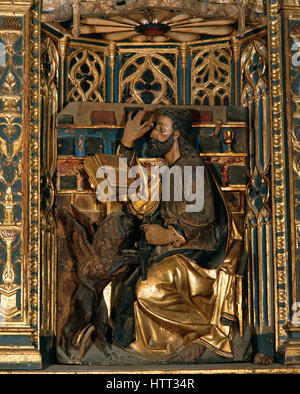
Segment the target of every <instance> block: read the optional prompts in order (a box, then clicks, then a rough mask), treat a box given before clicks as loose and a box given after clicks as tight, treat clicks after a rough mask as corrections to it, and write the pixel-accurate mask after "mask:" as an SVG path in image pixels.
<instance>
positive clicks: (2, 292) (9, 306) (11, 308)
mask: <svg viewBox="0 0 300 394" xmlns="http://www.w3.org/2000/svg"><path fill="white" fill-rule="evenodd" d="M18 289H19V286H17V285H13V286H11V287H10V288H7V286H5V285H0V315H1V316H4V317H6V318H7V319H11V318H13V317H14V316H16V315H17V314H19V313H20V311H19V309H18V307H17V291H18Z"/></svg>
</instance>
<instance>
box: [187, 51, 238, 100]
mask: <svg viewBox="0 0 300 394" xmlns="http://www.w3.org/2000/svg"><path fill="white" fill-rule="evenodd" d="M230 61H231V50H230V48H229V47H228V46H227V47H226V46H225V47H223V48H221V47H220V46H215V47H210V48H205V49H202V50H201V51H197V52H195V54H194V57H193V62H192V104H199V105H229V104H230V95H231V64H230Z"/></svg>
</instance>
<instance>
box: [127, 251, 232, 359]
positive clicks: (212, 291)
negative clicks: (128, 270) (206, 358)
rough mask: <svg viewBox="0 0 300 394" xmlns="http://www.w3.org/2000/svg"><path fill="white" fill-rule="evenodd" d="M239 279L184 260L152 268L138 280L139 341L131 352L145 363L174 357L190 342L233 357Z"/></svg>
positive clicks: (180, 257)
mask: <svg viewBox="0 0 300 394" xmlns="http://www.w3.org/2000/svg"><path fill="white" fill-rule="evenodd" d="M234 281H235V275H234V274H230V273H228V272H226V271H225V270H223V269H222V268H219V269H204V268H202V267H199V266H198V265H197V264H195V262H193V261H192V260H190V259H188V258H186V257H185V256H183V255H180V254H178V255H173V256H170V257H167V258H165V259H164V260H163V261H161V262H160V263H157V264H154V265H153V266H152V267H151V268H150V269H149V271H148V276H147V281H145V282H143V281H142V280H139V281H138V283H137V287H136V299H137V301H136V302H135V304H134V314H135V335H136V340H135V342H134V343H132V344H131V346H130V349H131V350H133V351H135V352H136V353H139V354H141V355H143V357H145V356H146V357H150V358H152V357H153V358H154V359H157V358H160V357H165V356H171V355H172V354H176V352H177V351H178V350H179V349H180V348H181V347H182V346H183V345H186V344H188V343H191V342H199V343H201V344H203V345H204V346H205V347H207V348H209V349H211V350H213V351H215V352H216V353H218V354H220V355H222V356H225V357H232V350H231V346H230V341H231V327H230V325H226V324H223V323H222V318H226V319H227V321H228V319H229V320H231V319H232V320H233V319H234V315H235V311H234V305H235V302H234V299H233V298H234V294H233V291H232V289H234Z"/></svg>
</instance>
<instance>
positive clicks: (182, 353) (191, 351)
mask: <svg viewBox="0 0 300 394" xmlns="http://www.w3.org/2000/svg"><path fill="white" fill-rule="evenodd" d="M205 350H206V348H205V346H203V345H201V344H200V343H198V342H191V343H188V344H187V345H184V346H182V347H181V348H180V349H179V350H177V354H178V356H179V358H180V359H181V360H183V361H185V362H187V363H190V362H192V361H195V360H197V358H199V357H200V356H201V354H202V353H204V352H205Z"/></svg>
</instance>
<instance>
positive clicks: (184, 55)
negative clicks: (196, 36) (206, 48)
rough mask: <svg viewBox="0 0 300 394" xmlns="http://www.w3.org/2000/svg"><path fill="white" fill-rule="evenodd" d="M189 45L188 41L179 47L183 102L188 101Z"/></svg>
mask: <svg viewBox="0 0 300 394" xmlns="http://www.w3.org/2000/svg"><path fill="white" fill-rule="evenodd" d="M188 53H189V47H188V45H187V43H186V42H183V43H182V44H181V45H180V47H179V54H180V63H181V69H182V104H184V105H185V104H187V102H186V91H187V78H186V77H187V60H188Z"/></svg>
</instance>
